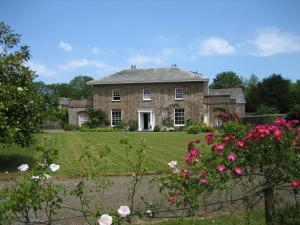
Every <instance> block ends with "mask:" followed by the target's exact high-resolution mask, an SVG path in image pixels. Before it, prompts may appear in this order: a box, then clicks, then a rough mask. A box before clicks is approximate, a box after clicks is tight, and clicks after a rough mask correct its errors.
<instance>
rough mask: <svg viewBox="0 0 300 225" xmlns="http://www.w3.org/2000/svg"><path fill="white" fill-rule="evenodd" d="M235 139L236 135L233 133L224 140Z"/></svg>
mask: <svg viewBox="0 0 300 225" xmlns="http://www.w3.org/2000/svg"><path fill="white" fill-rule="evenodd" d="M233 139H235V136H233V135H229V136H226V137H224V141H230V140H233Z"/></svg>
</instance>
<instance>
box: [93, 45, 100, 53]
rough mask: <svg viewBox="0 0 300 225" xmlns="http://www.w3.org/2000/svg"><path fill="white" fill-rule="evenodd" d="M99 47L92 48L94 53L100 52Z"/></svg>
mask: <svg viewBox="0 0 300 225" xmlns="http://www.w3.org/2000/svg"><path fill="white" fill-rule="evenodd" d="M99 52H100V51H99V48H97V47H96V46H94V47H93V48H92V53H94V54H96V55H97V54H99Z"/></svg>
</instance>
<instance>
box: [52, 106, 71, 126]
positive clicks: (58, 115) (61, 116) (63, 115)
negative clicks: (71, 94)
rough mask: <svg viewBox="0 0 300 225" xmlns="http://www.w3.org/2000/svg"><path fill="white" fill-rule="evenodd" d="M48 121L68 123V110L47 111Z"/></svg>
mask: <svg viewBox="0 0 300 225" xmlns="http://www.w3.org/2000/svg"><path fill="white" fill-rule="evenodd" d="M48 120H50V121H57V120H60V121H62V122H63V123H68V109H55V108H54V109H49V110H48Z"/></svg>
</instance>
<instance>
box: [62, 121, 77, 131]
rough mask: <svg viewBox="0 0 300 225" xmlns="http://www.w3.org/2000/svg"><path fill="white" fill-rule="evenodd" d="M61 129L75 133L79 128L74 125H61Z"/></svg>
mask: <svg viewBox="0 0 300 225" xmlns="http://www.w3.org/2000/svg"><path fill="white" fill-rule="evenodd" d="M63 128H64V130H66V131H77V130H79V129H80V127H79V126H78V125H76V124H68V123H65V124H63Z"/></svg>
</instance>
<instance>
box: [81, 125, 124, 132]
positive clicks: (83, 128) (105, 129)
mask: <svg viewBox="0 0 300 225" xmlns="http://www.w3.org/2000/svg"><path fill="white" fill-rule="evenodd" d="M118 131H120V129H117V128H115V127H96V128H89V127H86V126H81V127H80V132H118Z"/></svg>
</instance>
